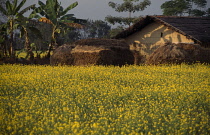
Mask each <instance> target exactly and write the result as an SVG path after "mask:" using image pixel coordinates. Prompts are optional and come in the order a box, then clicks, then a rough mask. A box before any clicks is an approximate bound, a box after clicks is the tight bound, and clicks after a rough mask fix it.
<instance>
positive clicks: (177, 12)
mask: <svg viewBox="0 0 210 135" xmlns="http://www.w3.org/2000/svg"><path fill="white" fill-rule="evenodd" d="M206 4H207V1H206V0H170V1H166V2H165V3H163V4H162V5H161V9H162V10H163V15H167V16H172V15H173V16H184V15H188V16H205V15H206V11H204V8H205V6H206Z"/></svg>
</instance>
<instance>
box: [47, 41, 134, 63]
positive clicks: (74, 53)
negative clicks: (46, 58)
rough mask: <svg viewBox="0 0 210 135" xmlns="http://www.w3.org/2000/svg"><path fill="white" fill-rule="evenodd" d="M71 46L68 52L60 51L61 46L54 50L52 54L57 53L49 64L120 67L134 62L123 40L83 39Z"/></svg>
mask: <svg viewBox="0 0 210 135" xmlns="http://www.w3.org/2000/svg"><path fill="white" fill-rule="evenodd" d="M73 46H75V48H71V47H69V50H68V51H63V50H62V49H60V48H62V46H61V47H59V48H58V49H57V50H55V52H54V54H55V53H57V52H59V53H57V54H58V55H56V54H55V55H54V54H53V56H52V59H51V64H52V65H58V64H66V65H76V66H79V65H119V66H122V65H125V64H133V62H134V58H133V54H132V52H131V51H130V50H129V45H128V44H127V43H126V42H125V41H124V40H115V39H95V38H94V39H83V40H79V41H76V42H74V43H73ZM63 48H64V47H63ZM59 60H60V62H59ZM54 61H56V62H54Z"/></svg>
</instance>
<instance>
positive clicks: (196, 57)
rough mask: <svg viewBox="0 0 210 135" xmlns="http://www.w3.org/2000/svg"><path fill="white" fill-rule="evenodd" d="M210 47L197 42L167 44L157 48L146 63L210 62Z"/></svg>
mask: <svg viewBox="0 0 210 135" xmlns="http://www.w3.org/2000/svg"><path fill="white" fill-rule="evenodd" d="M209 54H210V49H207V48H202V47H201V46H200V45H195V44H183V43H180V44H166V45H164V46H161V47H159V48H158V49H156V50H155V51H154V52H153V53H152V54H151V55H150V56H149V58H148V59H147V61H146V64H152V65H157V64H180V63H182V62H185V63H188V64H192V63H196V62H200V63H210V55H209Z"/></svg>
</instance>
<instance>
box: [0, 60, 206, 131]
mask: <svg viewBox="0 0 210 135" xmlns="http://www.w3.org/2000/svg"><path fill="white" fill-rule="evenodd" d="M0 73H1V75H0V134H2V135H14V134H18V135H24V134H25V135H40V134H43V135H49V134H51V135H64V134H65V135H66V134H72V135H77V134H81V135H104V134H105V135H124V134H132V135H166V134H167V135H168V134H170V135H186V134H190V135H198V134H199V135H207V134H209V133H210V65H201V64H195V65H185V64H182V65H171V66H170V65H165V66H164V65H162V66H124V67H114V66H108V67H105V66H90V67H74V66H63V67H61V66H58V67H51V66H22V65H0Z"/></svg>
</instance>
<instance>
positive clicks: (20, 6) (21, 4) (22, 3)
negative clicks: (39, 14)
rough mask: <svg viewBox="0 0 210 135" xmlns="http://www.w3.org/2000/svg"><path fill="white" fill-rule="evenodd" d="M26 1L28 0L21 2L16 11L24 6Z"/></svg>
mask: <svg viewBox="0 0 210 135" xmlns="http://www.w3.org/2000/svg"><path fill="white" fill-rule="evenodd" d="M25 3H26V0H22V1H21V2H20V4H19V5H18V7H17V8H16V10H15V12H18V11H19V10H20V9H21V8H22V7H23V5H24V4H25Z"/></svg>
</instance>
